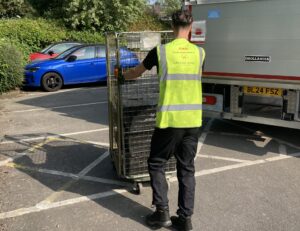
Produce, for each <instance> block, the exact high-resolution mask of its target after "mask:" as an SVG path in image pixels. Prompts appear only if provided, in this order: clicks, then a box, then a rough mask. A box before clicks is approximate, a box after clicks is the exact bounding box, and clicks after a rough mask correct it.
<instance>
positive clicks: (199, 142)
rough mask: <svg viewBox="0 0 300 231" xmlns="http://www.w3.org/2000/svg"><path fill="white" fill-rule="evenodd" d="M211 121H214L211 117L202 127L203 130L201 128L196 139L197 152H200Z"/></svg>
mask: <svg viewBox="0 0 300 231" xmlns="http://www.w3.org/2000/svg"><path fill="white" fill-rule="evenodd" d="M213 121H214V120H213V119H211V120H209V121H208V123H207V124H206V125H205V127H204V130H203V132H202V134H201V136H200V138H199V140H198V147H197V154H198V153H200V152H201V149H202V146H203V144H204V142H205V140H206V137H207V135H208V133H209V130H210V128H211V125H212V123H213ZM196 158H197V156H196Z"/></svg>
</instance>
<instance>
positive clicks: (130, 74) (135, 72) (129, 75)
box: [124, 63, 147, 80]
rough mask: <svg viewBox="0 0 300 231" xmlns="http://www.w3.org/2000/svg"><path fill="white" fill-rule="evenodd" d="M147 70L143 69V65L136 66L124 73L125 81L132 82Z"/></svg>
mask: <svg viewBox="0 0 300 231" xmlns="http://www.w3.org/2000/svg"><path fill="white" fill-rule="evenodd" d="M146 70H147V69H146V68H145V66H144V64H143V63H141V64H139V65H138V66H136V67H134V68H131V69H129V70H128V71H126V72H125V73H124V78H125V80H133V79H137V78H138V77H140V76H141V75H142V74H143V73H144V72H145V71H146Z"/></svg>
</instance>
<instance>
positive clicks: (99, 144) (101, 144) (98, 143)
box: [85, 141, 109, 147]
mask: <svg viewBox="0 0 300 231" xmlns="http://www.w3.org/2000/svg"><path fill="white" fill-rule="evenodd" d="M85 143H88V144H94V145H98V146H102V147H109V143H104V142H94V141H85Z"/></svg>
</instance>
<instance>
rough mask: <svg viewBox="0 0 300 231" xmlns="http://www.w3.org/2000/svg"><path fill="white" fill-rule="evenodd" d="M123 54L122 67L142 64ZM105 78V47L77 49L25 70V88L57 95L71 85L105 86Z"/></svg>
mask: <svg viewBox="0 0 300 231" xmlns="http://www.w3.org/2000/svg"><path fill="white" fill-rule="evenodd" d="M120 54H121V55H120V56H121V59H120V60H121V65H122V66H123V67H134V66H137V65H138V64H139V60H138V58H137V56H136V54H134V53H133V52H131V51H129V50H127V49H126V48H121V49H120ZM113 62H115V61H114V60H113ZM106 77H107V73H106V50H105V46H104V45H78V46H75V47H72V48H70V49H68V50H67V51H65V52H64V53H62V54H60V55H59V56H57V57H56V58H54V59H49V60H45V61H38V62H32V63H30V64H28V65H27V66H26V67H25V80H24V85H25V86H30V87H42V88H43V89H44V90H46V91H57V90H59V89H60V88H61V87H62V86H64V85H68V84H78V83H92V82H104V81H106Z"/></svg>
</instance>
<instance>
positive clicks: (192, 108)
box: [157, 104, 202, 112]
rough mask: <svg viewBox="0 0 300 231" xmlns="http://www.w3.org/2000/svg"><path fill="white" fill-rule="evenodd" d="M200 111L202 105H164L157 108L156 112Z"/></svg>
mask: <svg viewBox="0 0 300 231" xmlns="http://www.w3.org/2000/svg"><path fill="white" fill-rule="evenodd" d="M196 110H202V104H183V105H166V106H159V107H157V112H166V111H196Z"/></svg>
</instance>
